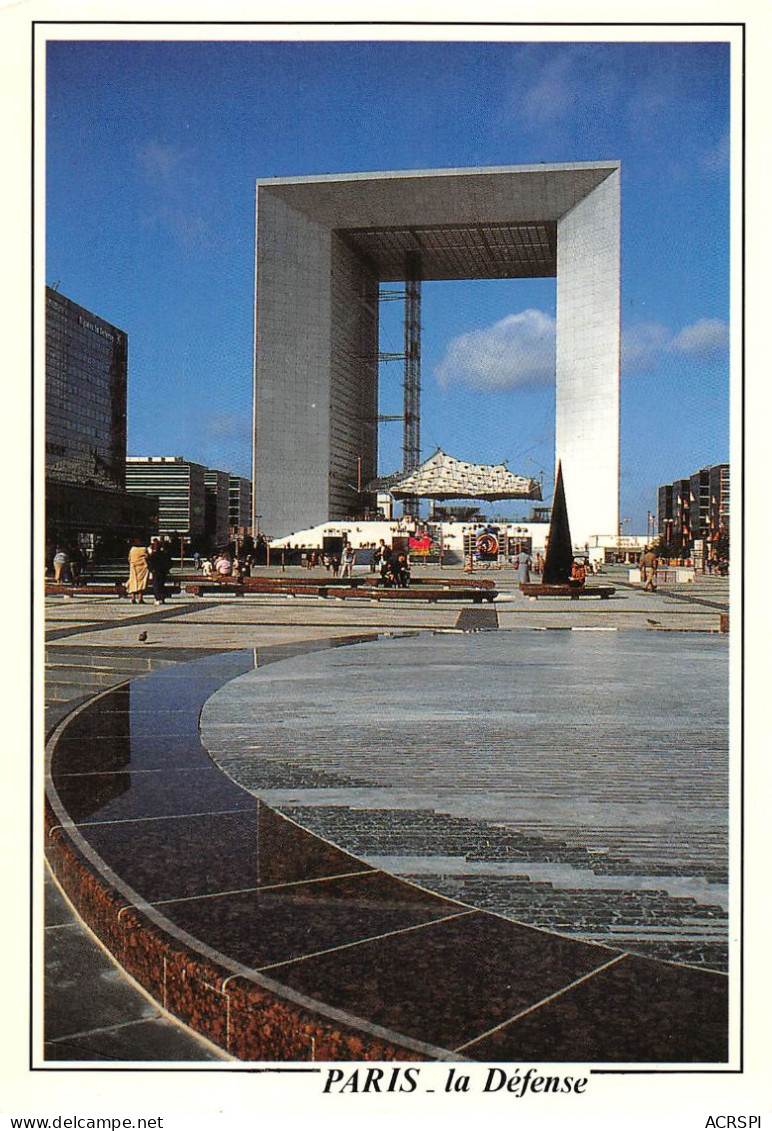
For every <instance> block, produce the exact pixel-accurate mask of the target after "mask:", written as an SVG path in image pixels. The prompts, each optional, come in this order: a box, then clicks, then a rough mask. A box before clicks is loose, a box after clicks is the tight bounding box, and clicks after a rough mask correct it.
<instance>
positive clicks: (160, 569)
mask: <svg viewBox="0 0 772 1131" xmlns="http://www.w3.org/2000/svg"><path fill="white" fill-rule="evenodd" d="M148 566H149V567H150V572H151V574H152V577H153V596H154V597H155V602H156V604H157V605H165V604H166V579H167V577H168V576H169V573H170V572H171V568H172V559H171V554H170V553H169V550H168V548H167V547H166V546H165V545H164V543H163V542H160V541H159V540H158V539H157V538H154V539H153V541H152V542H151V543H150V553H149V554H148Z"/></svg>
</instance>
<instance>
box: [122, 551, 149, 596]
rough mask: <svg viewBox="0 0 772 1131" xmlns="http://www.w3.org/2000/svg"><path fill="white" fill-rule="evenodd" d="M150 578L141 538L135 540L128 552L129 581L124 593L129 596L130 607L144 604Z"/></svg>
mask: <svg viewBox="0 0 772 1131" xmlns="http://www.w3.org/2000/svg"><path fill="white" fill-rule="evenodd" d="M149 576H150V569H149V566H148V552H147V548H146V547H145V546H143V545H142V539H141V538H135V539H134V541H133V543H132V546H131V549H130V550H129V580H128V581H127V582H126V592H127V593H129V594H131V603H132V605H142V604H144V596H145V590H146V589H147V583H148V579H149Z"/></svg>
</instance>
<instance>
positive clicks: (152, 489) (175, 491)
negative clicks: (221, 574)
mask: <svg viewBox="0 0 772 1131" xmlns="http://www.w3.org/2000/svg"><path fill="white" fill-rule="evenodd" d="M206 470H207V469H206V468H205V467H203V466H202V465H201V464H200V463H193V462H192V461H191V460H187V459H183V457H182V456H129V457H128V459H127V460H126V488H127V490H129V491H130V492H132V494H134V495H145V496H151V497H154V498H156V499H157V500H158V532H159V534H160V535H161V536H162V537H165V538H171V539H173V540H177V539H184V541H185V542H186V543H189V544H190V545H192V546H193V548H197V547H199V546H201V548H203V547H204V543H205V540H206V539H205V532H206V526H205V513H206V497H205V485H204V475H205V472H206Z"/></svg>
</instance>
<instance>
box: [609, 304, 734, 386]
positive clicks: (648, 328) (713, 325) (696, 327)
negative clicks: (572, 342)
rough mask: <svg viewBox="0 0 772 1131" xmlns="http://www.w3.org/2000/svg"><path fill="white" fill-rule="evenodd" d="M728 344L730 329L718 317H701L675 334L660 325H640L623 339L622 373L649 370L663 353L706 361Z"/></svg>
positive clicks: (624, 335)
mask: <svg viewBox="0 0 772 1131" xmlns="http://www.w3.org/2000/svg"><path fill="white" fill-rule="evenodd" d="M728 345H729V327H728V326H727V324H726V322H722V321H721V319H720V318H700V319H699V320H698V321H697V322H693V323H692V324H691V325H690V326H683V327H682V328H681V329H680V330H678V331H676V332H675V333H674V332H673V331H672V330H670V329H669V328H668V327H667V326H663V325H662V323H661V322H639V323H638V324H637V325H636V326H631V327H630V328H629V329H627V330H626V331H625V332H624V334H623V336H622V372H623V373H626V374H634V373H644V372H647V371H650V370H651V369H653V368H654V367H655V366H656V365H658V364H659V363H660V361H661V360H662V358H663V357H664V356H665V355H666V354H670V355H672V354H684V355H686V356H687V357H693V358H695V359H697V360H698V361H707V360H708V359H710V358H715V357H718V356H719V355H720V354H721V353H723V352H724V351H725V350H726V349H727V347H728Z"/></svg>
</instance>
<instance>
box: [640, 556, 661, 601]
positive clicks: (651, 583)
mask: <svg viewBox="0 0 772 1131" xmlns="http://www.w3.org/2000/svg"><path fill="white" fill-rule="evenodd" d="M658 565H659V559H658V558H657V555H656V554H655V552H654V550H653V548H652V547H651V546H649V547H648V548H647V550H646V552H645V553H644V555H643V557H642V558H641V581H642V582H643V588H644V589H648V590H649V592H650V593H653V592H654V590H655V589H656V588H657V567H658Z"/></svg>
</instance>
